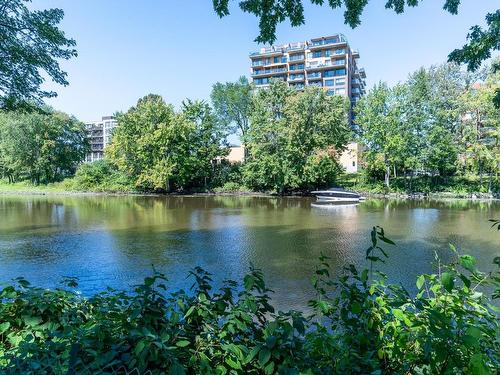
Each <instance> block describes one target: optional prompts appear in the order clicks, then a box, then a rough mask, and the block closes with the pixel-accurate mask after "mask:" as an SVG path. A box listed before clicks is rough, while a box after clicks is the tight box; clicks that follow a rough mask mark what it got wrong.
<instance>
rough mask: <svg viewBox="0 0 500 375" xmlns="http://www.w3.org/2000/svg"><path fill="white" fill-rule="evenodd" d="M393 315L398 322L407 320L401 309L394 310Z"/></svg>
mask: <svg viewBox="0 0 500 375" xmlns="http://www.w3.org/2000/svg"><path fill="white" fill-rule="evenodd" d="M392 314H393V315H394V317H395V318H396V319H398V320H404V319H405V318H406V315H405V313H404V312H403V310H401V309H392Z"/></svg>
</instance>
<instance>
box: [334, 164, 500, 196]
mask: <svg viewBox="0 0 500 375" xmlns="http://www.w3.org/2000/svg"><path fill="white" fill-rule="evenodd" d="M382 172H383V171H382ZM339 184H340V185H341V186H343V187H344V188H346V189H352V190H356V191H362V192H369V193H376V194H387V193H398V194H409V193H423V194H438V195H439V194H443V195H449V196H455V197H464V198H466V197H471V196H473V195H477V194H486V193H488V192H489V190H491V192H493V193H496V194H498V192H500V179H498V178H497V179H495V178H493V179H492V180H491V185H490V184H488V185H485V184H484V183H483V182H482V181H481V179H480V177H479V176H451V177H446V178H443V177H440V176H414V177H413V178H412V179H411V180H410V179H409V178H408V177H405V176H400V177H396V178H391V185H390V188H387V186H386V185H385V184H384V183H383V178H382V179H381V178H380V177H379V175H375V176H374V175H373V171H371V170H363V173H358V174H356V175H346V176H342V177H341V178H340V179H339Z"/></svg>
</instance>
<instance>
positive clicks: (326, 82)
mask: <svg viewBox="0 0 500 375" xmlns="http://www.w3.org/2000/svg"><path fill="white" fill-rule="evenodd" d="M333 84H334V81H333V79H327V80H326V81H325V86H329V87H330V86H333Z"/></svg>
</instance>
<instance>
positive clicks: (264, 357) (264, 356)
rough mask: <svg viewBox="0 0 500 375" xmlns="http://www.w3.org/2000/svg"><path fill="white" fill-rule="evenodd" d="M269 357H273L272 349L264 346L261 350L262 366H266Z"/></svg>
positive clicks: (260, 361) (260, 359)
mask: <svg viewBox="0 0 500 375" xmlns="http://www.w3.org/2000/svg"><path fill="white" fill-rule="evenodd" d="M269 359H271V351H270V350H269V349H267V348H262V349H261V351H260V352H259V363H260V365H261V366H264V365H265V364H266V363H267V362H268V361H269Z"/></svg>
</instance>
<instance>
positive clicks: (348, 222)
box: [0, 196, 500, 308]
mask: <svg viewBox="0 0 500 375" xmlns="http://www.w3.org/2000/svg"><path fill="white" fill-rule="evenodd" d="M311 203H314V200H313V199H309V198H264V197H222V196H217V197H208V196H207V197H193V196H183V197H145V196H123V197H106V196H94V197H77V196H34V197H28V196H25V197H21V196H17V197H8V196H1V197H0V281H5V280H8V279H10V278H13V277H16V276H20V275H23V276H25V277H27V278H28V279H30V280H32V281H34V282H35V283H37V284H41V285H44V286H53V285H55V284H56V283H57V282H58V281H59V280H60V278H61V276H64V275H71V276H77V277H79V278H80V280H81V289H82V291H83V292H85V293H91V292H93V291H96V290H100V289H103V288H105V287H106V286H112V287H128V286H130V285H133V284H135V283H138V282H140V280H141V279H142V278H143V277H144V276H145V275H147V274H148V273H150V272H151V269H152V265H153V264H154V265H155V267H156V268H157V269H159V270H160V271H162V272H164V273H166V274H167V275H168V277H169V279H170V285H172V287H186V286H189V282H188V281H186V278H185V276H186V274H187V271H188V270H189V269H190V268H192V267H193V266H195V265H200V266H202V267H204V268H206V269H208V270H209V271H211V272H212V273H214V274H215V279H216V281H217V282H221V281H222V280H223V279H226V278H233V279H235V278H240V277H241V276H242V275H243V274H244V272H245V271H246V270H247V268H248V266H249V264H250V263H253V264H254V265H256V266H257V267H261V268H263V270H264V272H265V274H266V277H267V279H268V280H269V284H270V285H271V286H272V287H273V289H275V290H276V296H275V299H276V301H277V303H278V304H279V305H280V306H282V307H283V308H293V307H298V306H300V305H304V304H305V301H306V300H307V299H308V298H309V297H310V296H311V287H310V282H309V280H310V276H311V274H312V270H313V269H314V266H315V264H316V262H317V258H318V256H319V255H320V254H321V253H322V252H323V253H325V254H327V255H329V256H330V257H331V258H332V266H333V267H334V269H335V270H336V272H341V269H342V266H344V265H346V264H348V263H355V264H361V263H362V262H363V257H364V251H365V249H366V247H367V246H368V245H369V242H370V241H369V231H370V229H371V227H372V226H374V225H381V226H383V227H384V228H386V231H387V233H388V235H389V237H391V238H392V239H394V240H395V241H396V242H397V243H398V247H397V248H394V249H390V253H391V255H392V256H391V257H390V259H389V261H388V262H387V263H386V264H385V265H384V266H383V270H384V271H385V272H386V273H388V275H389V276H390V278H391V279H392V280H393V281H395V282H401V283H403V284H404V285H406V286H408V287H413V283H414V277H415V275H416V274H418V273H420V272H430V271H431V263H432V261H433V259H434V252H435V251H436V252H437V253H438V254H439V255H440V256H441V257H443V258H444V259H448V258H449V257H450V256H451V254H450V252H449V250H448V243H450V242H451V243H454V244H456V245H457V246H458V248H459V249H461V250H462V251H464V252H468V253H471V254H472V255H475V256H476V257H478V259H479V266H480V267H482V268H483V269H491V268H492V266H491V261H492V259H493V257H494V256H498V255H500V252H499V249H498V243H499V238H498V234H497V233H495V232H494V231H490V230H489V226H488V223H487V219H490V218H492V217H500V204H499V203H498V202H471V201H466V200H463V201H460V200H449V201H428V200H423V201H403V200H368V201H365V202H362V203H360V204H356V205H349V206H337V207H334V208H328V209H326V208H323V207H321V208H318V207H314V206H312V205H311Z"/></svg>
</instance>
